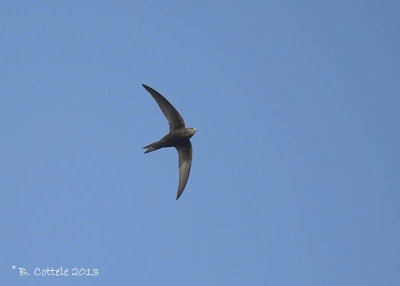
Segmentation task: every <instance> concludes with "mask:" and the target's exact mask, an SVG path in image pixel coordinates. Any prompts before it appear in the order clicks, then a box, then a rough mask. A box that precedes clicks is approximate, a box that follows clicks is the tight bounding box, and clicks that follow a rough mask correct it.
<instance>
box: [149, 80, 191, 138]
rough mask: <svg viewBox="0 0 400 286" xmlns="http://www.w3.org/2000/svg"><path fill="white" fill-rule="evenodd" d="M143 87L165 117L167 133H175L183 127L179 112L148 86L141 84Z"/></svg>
mask: <svg viewBox="0 0 400 286" xmlns="http://www.w3.org/2000/svg"><path fill="white" fill-rule="evenodd" d="M142 85H143V87H144V88H145V89H146V90H147V91H148V92H149V93H150V94H151V96H152V97H153V98H154V99H155V101H156V102H157V104H158V106H159V107H160V109H161V111H162V112H163V113H164V115H165V117H166V118H167V120H168V123H169V131H170V132H171V131H175V130H178V129H181V128H183V127H185V122H184V121H183V118H182V116H181V115H180V114H179V112H178V111H177V110H176V109H175V108H174V107H173V106H172V104H171V103H169V102H168V100H166V99H165V98H164V97H163V96H162V95H161V94H160V93H158V92H157V91H156V90H154V89H152V88H151V87H150V86H147V85H145V84H142Z"/></svg>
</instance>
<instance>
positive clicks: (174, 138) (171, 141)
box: [143, 128, 196, 153]
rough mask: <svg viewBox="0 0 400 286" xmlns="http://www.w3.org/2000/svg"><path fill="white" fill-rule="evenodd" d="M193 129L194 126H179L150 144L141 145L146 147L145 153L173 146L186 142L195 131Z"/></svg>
mask: <svg viewBox="0 0 400 286" xmlns="http://www.w3.org/2000/svg"><path fill="white" fill-rule="evenodd" d="M195 130H196V129H194V128H181V129H178V130H175V131H171V132H170V133H168V134H167V135H165V136H164V137H163V138H161V139H160V140H158V141H157V142H154V143H152V144H150V145H147V146H145V147H143V148H145V149H148V150H146V152H145V153H149V152H152V151H155V150H158V149H160V148H166V147H175V146H178V145H184V144H187V143H188V141H189V139H190V138H191V137H192V136H193V135H194V133H195V132H196V131H195ZM189 142H190V141H189Z"/></svg>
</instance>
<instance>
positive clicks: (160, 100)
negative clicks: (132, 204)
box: [143, 84, 196, 199]
mask: <svg viewBox="0 0 400 286" xmlns="http://www.w3.org/2000/svg"><path fill="white" fill-rule="evenodd" d="M143 87H144V88H145V89H146V90H147V91H148V92H149V93H150V94H151V96H152V97H153V98H154V100H155V101H156V102H157V104H158V106H159V107H160V109H161V111H162V112H163V113H164V116H165V117H166V118H167V120H168V123H169V133H168V134H167V135H165V136H164V137H163V138H161V139H160V140H158V141H157V142H154V143H152V144H150V145H147V146H145V147H143V149H147V150H146V152H145V153H150V152H152V151H155V150H158V149H160V148H165V147H175V148H176V150H177V151H178V155H179V185H178V193H177V196H176V199H179V197H180V196H181V195H182V193H183V190H184V189H185V186H186V183H187V180H188V178H189V173H190V168H191V165H192V153H193V150H192V143H191V142H190V140H189V139H190V138H191V137H192V136H193V135H194V134H195V133H196V129H195V128H186V127H185V122H184V121H183V118H182V116H181V115H180V114H179V112H178V111H177V110H176V109H175V108H174V107H173V106H172V105H171V104H170V103H169V102H168V100H166V99H165V98H164V97H163V96H162V95H161V94H160V93H158V92H157V91H156V90H154V89H152V88H151V87H149V86H147V85H144V84H143Z"/></svg>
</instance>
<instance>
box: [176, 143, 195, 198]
mask: <svg viewBox="0 0 400 286" xmlns="http://www.w3.org/2000/svg"><path fill="white" fill-rule="evenodd" d="M175 148H176V150H177V151H178V155H179V186H178V193H177V194H176V199H179V197H180V196H181V195H182V193H183V190H184V189H185V186H186V183H187V181H188V178H189V173H190V167H191V165H192V153H193V149H192V143H190V141H189V140H187V142H186V143H184V144H181V145H178V146H175Z"/></svg>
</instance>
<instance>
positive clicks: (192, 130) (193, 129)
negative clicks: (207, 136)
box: [187, 127, 197, 136]
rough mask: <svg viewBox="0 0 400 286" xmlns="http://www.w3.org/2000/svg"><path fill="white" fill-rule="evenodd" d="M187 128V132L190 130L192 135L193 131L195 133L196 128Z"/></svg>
mask: <svg viewBox="0 0 400 286" xmlns="http://www.w3.org/2000/svg"><path fill="white" fill-rule="evenodd" d="M187 129H188V130H189V132H190V134H191V135H192V136H193V135H194V133H196V131H197V129H196V128H192V127H189V128H187Z"/></svg>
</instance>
